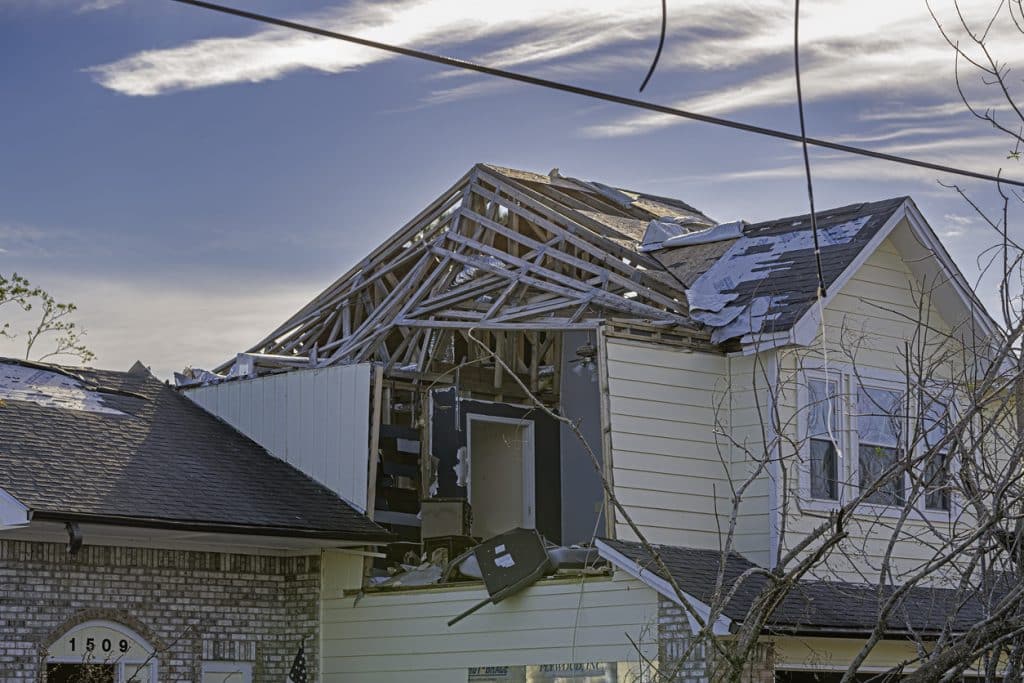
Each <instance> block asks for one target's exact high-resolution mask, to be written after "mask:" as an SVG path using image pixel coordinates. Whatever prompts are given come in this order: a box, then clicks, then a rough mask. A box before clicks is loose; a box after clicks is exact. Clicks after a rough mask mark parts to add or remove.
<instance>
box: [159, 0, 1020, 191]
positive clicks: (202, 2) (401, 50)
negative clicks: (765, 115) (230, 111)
mask: <svg viewBox="0 0 1024 683" xmlns="http://www.w3.org/2000/svg"><path fill="white" fill-rule="evenodd" d="M172 2H177V3H180V4H183V5H192V6H195V7H201V8H204V9H208V10H211V11H214V12H220V13H222V14H229V15H232V16H236V17H240V18H243V19H250V20H252V21H258V22H261V23H264V24H269V25H272V26H279V27H282V28H288V29H292V30H295V31H301V32H303V33H309V34H312V35H317V36H323V37H325V38H333V39H335V40H342V41H345V42H348V43H352V44H355V45H362V46H364V47H369V48H373V49H376V50H382V51H384V52H390V53H392V54H398V55H403V56H406V57H412V58H415V59H419V60H423V61H427V62H433V63H434V64H441V65H443V66H447V67H451V68H455V69H463V70H466V71H473V72H476V73H481V74H485V75H488V76H493V77H496V78H502V79H505V80H509V81H515V82H518V83H526V84H528V85H534V86H538V87H541V88H546V89H548V90H556V91H560V92H566V93H571V94H574V95H580V96H582V97H587V98H590V99H595V100H601V101H604V102H611V103H614V104H620V105H624V106H627V107H631V108H633V109H641V110H644V111H650V112H655V113H658V114H666V115H669V116H675V117H678V118H682V119H688V120H691V121H699V122H702V123H708V124H712V125H716V126H721V127H724V128H731V129H733V130H741V131H744V132H747V133H753V134H756V135H762V136H766V137H771V138H776V139H779V140H786V141H789V142H798V143H801V144H807V145H809V146H812V147H820V148H823V149H831V150H835V151H838V152H844V153H848V154H855V155H858V156H863V157H869V158H872V159H879V160H882V161H889V162H892V163H897V164H902V165H905V166H915V167H917V168H924V169H928V170H931V171H938V172H940V173H949V174H951V175H957V176H962V177H965V178H975V179H977V180H985V181H989V182H994V183H1002V184H1004V185H1013V186H1016V187H1024V180H1013V179H1010V178H1001V177H999V176H996V175H991V174H988V173H981V172H978V171H971V170H969V169H963V168H958V167H955V166H948V165H945V164H937V163H933V162H930V161H923V160H921V159H914V158H911V157H906V156H901V155H898V154H888V153H886V152H878V151H875V150H870V149H866V148H863V147H857V146H855V145H846V144H842V143H839V142H833V141H830V140H823V139H819V138H812V137H807V136H803V135H798V134H796V133H788V132H786V131H782V130H777V129H774V128H767V127H765V126H756V125H754V124H750V123H744V122H742V121H734V120H732V119H726V118H722V117H719V116H711V115H708V114H699V113H697V112H692V111H687V110H685V109H680V108H678V107H670V106H667V105H664V104H657V103H654V102H646V101H644V100H638V99H636V98H633V97H624V96H622V95H615V94H614V93H609V92H605V91H602V90H594V89H592V88H584V87H582V86H578V85H571V84H568V83H561V82H559V81H553V80H550V79H546V78H540V77H537V76H530V75H527V74H522V73H517V72H515V71H508V70H506V69H499V68H496V67H491V66H486V65H483V64H477V63H476V62H470V61H466V60H463V59H457V58H455V57H445V56H443V55H438V54H434V53H431V52H426V51H423V50H415V49H413V48H408V47H402V46H399V45H392V44H390V43H384V42H380V41H376V40H370V39H368V38H360V37H358V36H353V35H348V34H345V33H339V32H337V31H331V30H328V29H325V28H320V27H317V26H310V25H308V24H302V23H299V22H296V21H290V20H287V19H280V18H277V17H272V16H269V15H265V14H259V13H257V12H250V11H248V10H242V9H237V8H235V7H228V6H226V5H219V4H217V3H213V2H206V0H172Z"/></svg>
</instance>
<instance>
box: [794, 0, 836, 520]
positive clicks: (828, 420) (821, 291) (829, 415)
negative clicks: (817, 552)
mask: <svg viewBox="0 0 1024 683" xmlns="http://www.w3.org/2000/svg"><path fill="white" fill-rule="evenodd" d="M793 72H794V75H795V77H796V107H797V111H798V112H799V114H800V137H801V138H803V140H802V141H801V147H802V148H803V156H804V174H805V176H806V177H807V203H808V204H810V209H811V234H812V235H813V237H814V263H815V266H816V268H817V273H818V288H817V294H816V296H815V299H816V305H817V308H818V322H819V324H820V326H821V330H820V333H821V358H822V370H823V372H824V374H825V382H824V384H825V396H824V401H825V431H826V433H827V434H828V438H829V441H831V442H832V447H833V448H834V449H835V453H836V481H835V487H836V491H835V495H836V497H837V499H839V500H842V499H843V498H844V496H843V492H842V491H841V490H840V479H845V478H844V477H840V472H841V470H842V469H844V467H845V463H844V459H843V448H842V446H840V445H839V440H838V439H836V435H835V430H834V429H833V427H834V426H833V424H832V421H833V417H834V413H835V400H836V399H835V398H834V397H833V396H832V391H831V381H830V379H829V367H828V340H827V339H826V336H825V335H826V332H827V328H826V326H825V297H826V296H827V293H826V287H825V273H824V272H823V271H822V268H821V243H820V241H819V240H818V219H817V216H816V215H815V212H814V181H813V176H812V174H811V157H810V153H809V151H808V149H807V125H806V122H805V120H804V97H803V89H802V88H801V85H800V0H794V7H793ZM841 379H842V377H841V376H840V380H841ZM836 390H837V392H839V391H841V390H842V388H841V387H840V382H836ZM815 409H816V408H815Z"/></svg>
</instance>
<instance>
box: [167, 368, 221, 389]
mask: <svg viewBox="0 0 1024 683" xmlns="http://www.w3.org/2000/svg"><path fill="white" fill-rule="evenodd" d="M223 379H226V378H225V376H224V375H218V374H217V373H216V372H210V371H209V370H203V369H202V368H191V367H189V368H185V369H184V370H182V371H181V372H176V373H174V386H176V387H191V386H196V385H200V384H209V383H211V382H220V381H221V380H223Z"/></svg>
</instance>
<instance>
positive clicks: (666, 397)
mask: <svg viewBox="0 0 1024 683" xmlns="http://www.w3.org/2000/svg"><path fill="white" fill-rule="evenodd" d="M607 346H608V362H607V368H606V369H605V371H606V372H607V374H608V391H609V406H610V425H609V427H610V429H611V447H612V467H613V480H614V483H615V491H616V496H617V497H618V498H619V499H620V501H621V502H622V503H623V505H624V506H625V507H626V509H627V511H628V512H629V514H630V516H631V517H633V520H634V521H635V522H636V523H637V525H638V526H639V527H640V529H641V531H643V532H644V534H645V535H647V537H648V538H649V540H651V541H653V542H656V543H668V544H675V545H683V546H691V547H697V548H716V549H717V548H718V547H719V534H718V529H719V519H718V514H719V510H718V508H719V498H720V497H723V496H724V497H726V498H727V497H728V494H727V493H726V491H727V490H728V476H727V475H728V472H727V466H728V457H729V453H728V447H727V446H726V445H724V442H723V444H720V443H719V442H720V437H719V435H718V434H716V430H717V429H719V428H728V420H729V415H728V406H727V404H726V405H724V406H723V404H722V401H723V398H724V394H723V390H724V389H725V386H726V381H727V378H728V369H727V359H726V358H725V357H724V356H721V355H717V354H710V353H690V352H686V351H682V350H679V349H674V348H669V347H665V346H659V345H657V344H646V343H642V342H633V341H625V340H621V339H614V338H609V339H608V340H607ZM616 534H617V537H618V538H623V539H631V540H632V536H633V534H632V531H631V530H630V529H629V527H628V526H627V525H626V524H625V523H624V521H623V520H621V519H619V520H616Z"/></svg>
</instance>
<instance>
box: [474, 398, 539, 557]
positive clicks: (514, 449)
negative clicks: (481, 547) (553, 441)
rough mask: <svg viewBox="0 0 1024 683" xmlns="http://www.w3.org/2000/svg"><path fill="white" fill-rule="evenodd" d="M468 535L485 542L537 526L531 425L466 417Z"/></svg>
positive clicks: (497, 418) (483, 417)
mask: <svg viewBox="0 0 1024 683" xmlns="http://www.w3.org/2000/svg"><path fill="white" fill-rule="evenodd" d="M466 443H467V450H468V453H467V455H468V460H469V474H468V477H467V481H468V491H467V492H468V495H469V504H470V507H471V509H472V511H473V523H472V527H471V533H472V534H473V535H474V536H478V537H481V538H490V537H492V536H496V535H497V534H500V533H502V532H505V531H508V530H510V529H514V528H516V527H523V528H526V529H533V528H534V527H535V525H536V501H535V492H534V447H533V444H534V441H533V421H531V420H522V419H517V418H507V417H493V416H490V415H475V414H469V415H466Z"/></svg>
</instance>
